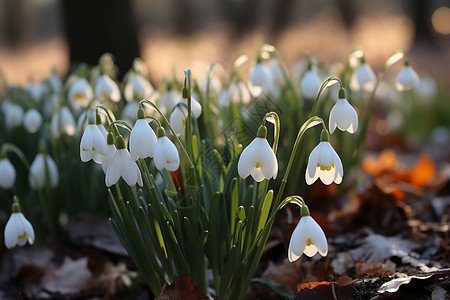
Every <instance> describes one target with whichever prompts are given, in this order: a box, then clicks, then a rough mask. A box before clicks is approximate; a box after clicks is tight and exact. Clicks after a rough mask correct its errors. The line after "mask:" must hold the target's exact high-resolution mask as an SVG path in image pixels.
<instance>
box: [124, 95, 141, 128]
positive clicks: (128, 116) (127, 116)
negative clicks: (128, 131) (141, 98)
mask: <svg viewBox="0 0 450 300" xmlns="http://www.w3.org/2000/svg"><path fill="white" fill-rule="evenodd" d="M138 109H139V102H138V101H130V102H127V104H125V106H124V107H123V109H122V114H121V118H122V120H124V121H125V122H127V123H128V125H130V126H132V125H133V123H134V122H135V121H136V111H137V110H138Z"/></svg>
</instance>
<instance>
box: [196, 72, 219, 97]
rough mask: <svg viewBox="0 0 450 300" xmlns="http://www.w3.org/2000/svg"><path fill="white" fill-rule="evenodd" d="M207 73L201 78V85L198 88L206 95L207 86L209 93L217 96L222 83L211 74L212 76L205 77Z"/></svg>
mask: <svg viewBox="0 0 450 300" xmlns="http://www.w3.org/2000/svg"><path fill="white" fill-rule="evenodd" d="M207 74H208V73H206V74H205V76H203V80H202V83H201V84H200V86H199V88H200V90H201V91H202V92H204V93H206V89H207V88H208V84H209V91H210V93H212V94H214V95H219V93H220V91H221V90H222V82H221V81H220V79H219V77H218V76H217V75H215V74H214V72H212V74H211V75H210V76H209V78H208V76H207Z"/></svg>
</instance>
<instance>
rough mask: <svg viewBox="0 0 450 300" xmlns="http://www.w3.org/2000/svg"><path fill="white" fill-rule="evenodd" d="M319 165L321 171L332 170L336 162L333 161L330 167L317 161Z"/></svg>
mask: <svg viewBox="0 0 450 300" xmlns="http://www.w3.org/2000/svg"><path fill="white" fill-rule="evenodd" d="M317 167H318V168H320V170H321V171H330V170H331V168H334V163H332V164H331V165H329V166H328V167H325V166H322V165H321V164H319V163H317Z"/></svg>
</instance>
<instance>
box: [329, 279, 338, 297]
mask: <svg viewBox="0 0 450 300" xmlns="http://www.w3.org/2000/svg"><path fill="white" fill-rule="evenodd" d="M328 278H329V279H330V281H331V292H332V293H333V299H334V300H338V299H337V297H336V290H335V289H334V276H333V274H330V275H329V276H328Z"/></svg>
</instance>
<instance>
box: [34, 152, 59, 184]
mask: <svg viewBox="0 0 450 300" xmlns="http://www.w3.org/2000/svg"><path fill="white" fill-rule="evenodd" d="M46 165H47V168H46ZM46 169H48V177H49V178H48V180H49V184H50V187H52V188H55V187H56V186H57V185H58V182H59V173H58V168H57V167H56V164H55V162H54V161H53V159H52V158H51V156H50V155H48V154H43V153H38V154H37V155H36V157H35V158H34V160H33V163H32V164H31V167H30V173H29V174H28V181H29V183H30V187H31V188H32V189H33V190H40V189H42V188H43V187H44V186H45V183H46V181H47V175H46V174H47V172H46Z"/></svg>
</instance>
